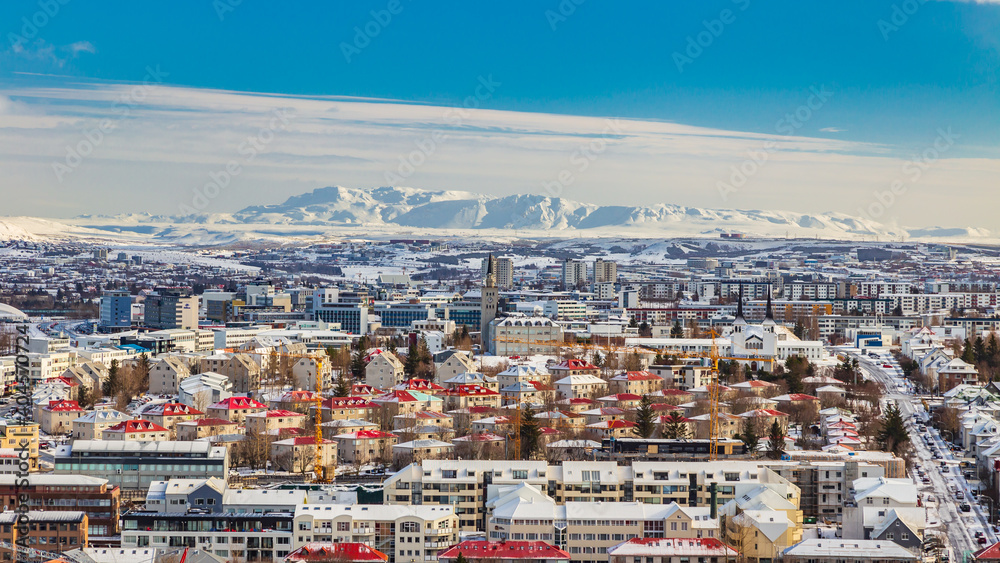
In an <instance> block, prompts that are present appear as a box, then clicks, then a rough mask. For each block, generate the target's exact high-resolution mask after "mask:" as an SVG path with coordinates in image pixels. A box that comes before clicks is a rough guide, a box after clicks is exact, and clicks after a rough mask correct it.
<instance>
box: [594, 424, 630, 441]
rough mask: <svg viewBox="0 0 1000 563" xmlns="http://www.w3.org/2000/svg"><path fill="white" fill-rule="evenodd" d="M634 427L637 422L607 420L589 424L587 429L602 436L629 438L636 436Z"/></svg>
mask: <svg viewBox="0 0 1000 563" xmlns="http://www.w3.org/2000/svg"><path fill="white" fill-rule="evenodd" d="M633 428H635V423H634V422H629V421H628V420H606V421H604V422H597V423H594V424H588V425H587V430H588V431H589V432H590V433H592V434H597V435H599V436H600V437H601V438H628V437H629V436H634V434H633V433H632V429H633Z"/></svg>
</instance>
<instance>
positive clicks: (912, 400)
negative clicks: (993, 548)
mask: <svg viewBox="0 0 1000 563" xmlns="http://www.w3.org/2000/svg"><path fill="white" fill-rule="evenodd" d="M851 355H852V356H855V357H857V358H858V359H859V360H860V361H859V367H860V369H861V373H862V376H863V377H864V378H865V379H871V380H873V381H876V382H878V383H879V384H880V385H881V386H882V387H883V388H884V389H885V390H886V394H885V395H883V401H884V402H888V401H894V402H895V403H896V405H897V406H898V407H899V410H900V412H901V413H902V415H903V419H904V420H906V421H908V423H907V429H908V430H909V432H910V442H911V443H912V444H913V450H914V454H915V455H914V462H915V463H916V465H917V466H919V467H920V468H922V469H923V470H924V472H925V475H926V476H927V477H928V478H929V479H930V481H931V482H930V484H924V483H922V482H921V481H920V478H919V477H918V476H917V475H916V474H915V469H916V468H914V473H911V475H910V477H911V478H912V479H913V480H914V482H915V483H916V485H917V490H918V493H919V494H920V498H922V499H925V500H926V499H927V498H928V495H931V496H933V497H934V499H935V502H932V503H930V506H928V505H927V504H925V506H926V507H927V511H926V513H927V524H928V526H927V529H928V530H932V531H936V532H938V533H943V534H944V535H945V537H947V539H948V544H949V546H950V547H951V549H952V551H953V553H954V554H956V555H959V558H955V557H952V558H951V560H952V561H959V560H962V559H964V557H962V556H963V555H964V554H965V553H966V552H968V551H975V550H977V549H980V548H982V547H983V546H981V545H979V544H978V543H977V542H976V538H975V533H976V532H977V531H980V532H983V533H984V534H985V535H986V537H987V539H988V541H989V542H990V544H992V543H994V542H996V541H997V535H996V533H995V532H994V530H993V529H992V527H991V526H989V524H988V518H987V516H986V514H985V513H984V511H983V510H981V509H980V506H979V504H978V503H977V502H976V500H975V498H976V497H975V495H974V494H973V492H972V490H971V488H970V487H969V484H968V483H967V482H966V481H965V477H964V476H963V475H962V472H961V470H960V469H958V468H957V467H955V468H952V467H951V466H950V465H949V466H948V467H944V468H943V467H941V466H940V462H939V460H935V459H933V453H932V452H931V448H930V447H929V446H928V445H926V444H924V436H927V437H928V438H929V440H930V443H931V444H932V445H935V447H937V449H938V450H939V451H940V452H941V456H942V459H952V460H953V459H955V457H954V456H953V455H952V452H951V450H950V449H949V448H948V447H947V445H946V444H945V441H944V440H943V439H942V438H941V436H940V435H939V434H938V432H937V430H935V429H933V428H930V427H928V429H927V431H926V432H922V431H920V429H919V426H918V425H917V424H913V423H912V422H909V421H911V420H912V418H913V415H914V413H917V414H918V415H919V416H920V417H921V419H924V418H925V417H926V416H928V413H926V412H925V411H924V407H923V404H922V403H921V402H920V400H919V399H918V398H916V397H914V396H913V395H910V394H906V393H901V392H900V390H901V389H909V388H910V387H909V386H907V385H905V384H903V383H902V382H901V381H900V378H899V377H894V375H898V374H895V373H890V370H887V369H884V368H882V362H881V361H875V362H873V361H871V360H870V359H869V358H865V357H862V356H860V355H858V354H851ZM890 363H892V364H893V365H894V364H895V362H890ZM892 371H893V372H895V370H892ZM952 486H954V487H956V488H957V489H959V490H962V491H963V494H964V495H965V499H966V500H965V501H958V500H957V499H956V498H955V493H953V492H952V491H951V487H952ZM961 502H968V503H969V504H970V505H971V506H972V512H962V511H961V510H960V508H959V504H960V503H961ZM935 515H936V518H935ZM932 523H933V525H932ZM987 545H989V544H987Z"/></svg>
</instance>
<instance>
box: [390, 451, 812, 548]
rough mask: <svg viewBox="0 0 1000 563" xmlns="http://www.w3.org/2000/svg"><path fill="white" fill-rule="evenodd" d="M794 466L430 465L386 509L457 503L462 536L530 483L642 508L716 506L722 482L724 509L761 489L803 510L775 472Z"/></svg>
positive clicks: (393, 489) (416, 467) (401, 479)
mask: <svg viewBox="0 0 1000 563" xmlns="http://www.w3.org/2000/svg"><path fill="white" fill-rule="evenodd" d="M774 465H777V466H781V465H794V463H793V462H773V461H771V462H764V461H736V460H729V461H726V462H725V463H724V464H722V463H720V464H717V465H715V464H705V463H699V462H638V461H637V462H634V463H632V465H631V466H619V465H618V464H617V463H616V462H612V461H606V462H593V461H591V462H577V461H574V462H569V461H567V462H564V463H563V464H561V465H548V464H547V463H546V462H544V461H475V460H465V461H450V460H425V461H423V462H422V463H420V464H411V465H409V466H407V467H405V468H403V469H402V470H400V471H399V472H397V473H395V474H394V475H392V476H391V477H389V478H388V479H387V480H386V481H385V489H384V490H385V503H386V504H423V505H433V504H453V505H455V507H456V514H458V516H459V519H460V523H459V526H460V527H461V528H462V530H463V531H475V530H484V528H483V526H484V525H485V524H486V523H485V521H484V520H483V516H482V515H483V514H484V513H485V508H486V502H488V501H489V500H490V498H491V497H495V496H496V492H497V487H500V486H506V485H516V484H521V483H527V484H529V485H532V486H534V487H537V488H538V489H539V490H541V491H545V493H546V494H547V495H549V496H550V497H552V498H553V499H554V500H555V502H556V503H566V502H633V501H635V502H643V503H647V504H654V505H656V504H659V505H667V504H670V503H672V502H676V503H678V504H682V505H686V506H709V505H710V503H711V500H712V498H711V497H712V495H711V492H710V490H709V489H710V484H711V483H716V501H717V502H718V503H719V504H722V503H725V502H728V501H729V500H731V499H733V498H734V497H737V496H739V495H742V494H744V493H745V492H747V491H750V490H754V489H755V488H757V487H760V486H761V485H763V486H766V487H768V488H770V489H772V490H774V491H775V494H777V495H779V496H781V497H782V498H785V499H787V500H788V501H789V502H790V503H792V504H794V505H795V506H798V505H799V503H800V497H801V492H800V489H799V487H797V486H796V485H795V484H793V483H792V482H790V481H789V480H787V479H785V478H784V477H781V476H780V475H779V474H778V473H776V472H775V471H773V470H772V469H771V468H769V466H774Z"/></svg>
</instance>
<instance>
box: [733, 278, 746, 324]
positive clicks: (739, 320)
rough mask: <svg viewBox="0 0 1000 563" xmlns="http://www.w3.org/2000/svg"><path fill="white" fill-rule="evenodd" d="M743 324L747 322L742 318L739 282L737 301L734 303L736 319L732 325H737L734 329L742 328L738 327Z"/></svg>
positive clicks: (741, 285)
mask: <svg viewBox="0 0 1000 563" xmlns="http://www.w3.org/2000/svg"><path fill="white" fill-rule="evenodd" d="M745 324H747V321H746V319H744V318H743V284H742V283H741V284H740V295H739V301H738V302H737V303H736V319H735V320H734V321H733V326H734V327H737V328H736V330H742V329H741V328H739V327H742V326H743V325H745Z"/></svg>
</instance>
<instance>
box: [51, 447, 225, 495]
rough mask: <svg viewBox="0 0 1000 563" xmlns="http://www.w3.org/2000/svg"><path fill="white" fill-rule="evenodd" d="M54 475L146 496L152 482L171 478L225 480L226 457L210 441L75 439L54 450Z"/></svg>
mask: <svg viewBox="0 0 1000 563" xmlns="http://www.w3.org/2000/svg"><path fill="white" fill-rule="evenodd" d="M53 473H54V474H56V475H88V476H91V477H99V478H102V479H107V480H108V482H109V483H110V484H111V485H112V486H118V487H121V488H122V492H123V494H125V493H129V494H132V493H145V491H146V490H147V489H148V488H149V484H150V483H152V482H153V481H162V480H165V479H169V478H171V477H181V478H191V479H196V478H208V477H220V478H223V479H225V478H226V476H227V475H229V456H228V455H226V448H224V447H215V446H213V445H212V444H210V443H209V442H136V441H116V442H107V441H103V440H77V441H75V442H73V443H72V444H69V445H64V446H59V447H58V448H57V449H56V452H55V470H54V472H53ZM133 496H134V495H133Z"/></svg>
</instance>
